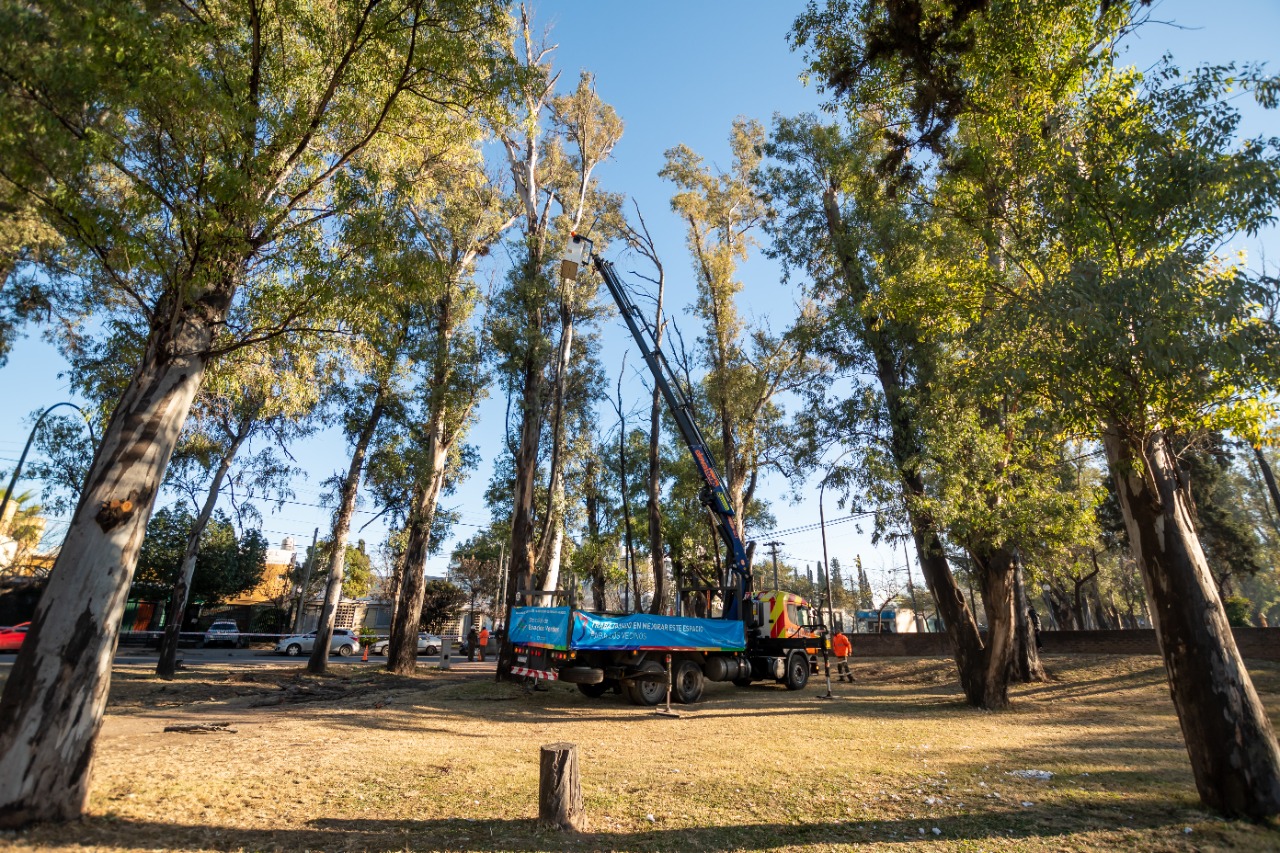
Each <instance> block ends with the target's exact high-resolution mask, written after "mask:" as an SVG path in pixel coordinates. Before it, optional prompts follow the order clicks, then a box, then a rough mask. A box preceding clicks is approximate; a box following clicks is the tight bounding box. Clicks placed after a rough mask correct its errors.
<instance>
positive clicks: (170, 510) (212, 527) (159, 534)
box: [130, 506, 267, 606]
mask: <svg viewBox="0 0 1280 853" xmlns="http://www.w3.org/2000/svg"><path fill="white" fill-rule="evenodd" d="M194 523H195V517H194V516H193V515H192V514H191V513H190V511H188V510H187V509H186V508H185V507H182V506H168V507H164V508H162V509H160V510H157V511H156V512H155V513H154V514H153V515H152V516H151V520H150V521H149V522H148V523H147V536H146V538H145V539H144V540H143V542H142V550H141V553H140V554H139V557H138V567H137V570H136V571H135V573H134V579H133V589H132V590H131V591H130V595H131V596H132V597H135V598H156V597H163V596H167V595H168V594H169V590H170V588H172V586H173V584H174V583H176V582H177V579H178V575H179V572H180V571H181V568H182V558H183V555H184V554H185V553H186V548H187V541H188V539H189V538H190V536H191V528H192V525H193V524H194ZM266 560H267V540H266V538H265V537H264V536H263V535H262V533H260V532H259V531H257V530H248V531H245V533H244V534H243V535H242V536H240V537H237V536H236V531H235V527H234V526H232V524H231V521H230V519H228V518H227V516H226V515H225V514H224V513H222V512H221V511H217V512H215V513H214V515H213V517H212V518H211V519H210V520H209V524H208V525H207V526H206V527H205V530H204V534H203V535H202V536H201V537H200V550H199V551H198V552H197V554H196V570H195V575H194V577H193V578H192V581H191V590H190V592H189V594H188V596H187V600H188V601H189V602H191V603H194V604H203V605H206V606H207V605H211V604H218V603H219V602H222V601H225V600H226V599H228V598H234V597H235V596H237V595H241V594H243V593H246V592H248V591H249V590H251V589H253V588H254V587H256V586H257V585H258V584H259V583H261V582H262V575H263V572H265V571H266V567H267V563H266Z"/></svg>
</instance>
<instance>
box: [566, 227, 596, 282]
mask: <svg viewBox="0 0 1280 853" xmlns="http://www.w3.org/2000/svg"><path fill="white" fill-rule="evenodd" d="M590 260H591V241H590V240H588V239H587V238H586V237H582V236H579V235H578V234H570V235H569V242H568V243H566V244H565V247H564V254H563V255H561V256H560V278H562V279H564V280H565V281H577V280H578V270H579V269H581V268H582V266H583V265H584V264H586V263H587V262H589V261H590Z"/></svg>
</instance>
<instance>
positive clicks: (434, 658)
mask: <svg viewBox="0 0 1280 853" xmlns="http://www.w3.org/2000/svg"><path fill="white" fill-rule="evenodd" d="M157 656H158V653H157V652H156V651H155V650H154V649H144V648H141V647H138V646H129V647H125V648H121V649H117V651H116V656H115V660H114V664H115V665H116V666H138V667H154V666H155V665H156V659H157ZM16 657H17V655H15V654H13V653H8V652H6V653H3V654H0V673H2V674H4V675H6V676H7V675H8V673H9V670H10V669H11V668H12V667H13V661H14V659H15V658H16ZM178 659H179V660H181V661H183V665H184V666H187V667H192V666H199V665H200V664H202V663H228V662H232V661H234V662H235V663H236V664H239V665H242V666H284V667H296V666H302V665H304V664H305V663H306V656H305V655H303V656H300V657H296V658H291V657H287V656H285V655H281V654H276V653H275V652H273V651H268V650H266V649H197V648H190V649H181V650H179V652H178ZM330 660H331V661H332V662H333V663H336V664H358V663H361V662H362V661H361V656H360V655H352V656H351V657H349V658H344V657H338V656H337V655H333V656H331V657H330ZM418 660H419V662H421V663H426V664H432V665H438V664H439V663H440V655H431V656H430V657H428V656H427V655H418ZM495 660H496V656H490V658H489V660H488V661H487V662H485V663H480V662H479V661H475V662H471V661H468V660H467V658H466V656H465V655H460V654H457V653H456V652H455V653H454V654H453V655H452V656H451V657H450V665H451V666H452V667H454V668H458V669H464V670H471V669H483V668H486V667H492V666H493V665H494V662H495ZM386 662H387V656H386V655H373V654H371V655H369V661H368V663H367V664H366V666H382V665H384V664H386Z"/></svg>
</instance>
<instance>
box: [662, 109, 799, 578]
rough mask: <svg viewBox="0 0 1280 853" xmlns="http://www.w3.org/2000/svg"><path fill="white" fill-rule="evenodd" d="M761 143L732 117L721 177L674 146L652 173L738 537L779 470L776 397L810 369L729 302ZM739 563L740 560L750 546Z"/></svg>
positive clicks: (753, 201)
mask: <svg viewBox="0 0 1280 853" xmlns="http://www.w3.org/2000/svg"><path fill="white" fill-rule="evenodd" d="M763 142H764V129H763V127H761V126H760V124H759V123H757V122H755V121H749V120H746V119H742V118H739V119H736V120H735V121H734V123H733V128H732V130H731V132H730V135H729V144H730V150H731V152H732V154H733V161H732V165H731V166H730V168H729V169H728V171H725V172H719V173H713V171H712V170H711V169H710V168H708V167H707V166H706V164H705V163H704V162H703V160H702V158H701V157H699V156H698V155H697V154H696V153H694V152H693V151H692V150H691V149H689V148H688V147H687V146H684V145H680V146H677V147H675V148H672V149H670V150H668V151H667V152H666V158H665V159H666V162H665V164H664V166H663V168H662V170H661V172H659V174H660V176H662V177H664V178H666V179H667V180H669V181H671V182H672V183H674V184H675V185H676V188H677V190H678V192H677V193H676V194H675V195H674V196H673V197H672V199H671V209H672V210H673V211H675V212H676V213H678V214H679V215H680V217H681V219H683V220H684V222H685V231H686V244H687V246H688V249H689V253H690V255H691V260H692V266H693V271H694V278H695V281H696V282H697V289H698V290H697V292H698V298H697V302H696V303H695V304H694V306H693V308H694V311H695V312H696V315H697V316H698V318H699V319H700V320H701V321H702V324H703V334H702V336H701V337H700V338H699V344H700V347H701V350H700V353H699V355H700V357H701V362H702V364H701V366H702V367H705V368H706V373H705V375H704V376H703V377H701V379H700V382H701V384H702V385H703V386H704V390H705V399H706V401H707V404H708V407H709V410H710V414H711V421H710V423H712V424H713V427H712V430H711V432H712V435H713V436H714V439H713V442H712V443H713V448H714V451H715V453H716V458H717V459H718V460H719V461H720V466H721V469H722V470H721V474H722V479H723V480H724V485H725V491H726V493H727V494H728V497H729V502H730V504H731V505H732V507H733V510H734V513H735V521H734V524H735V526H736V527H737V528H738V534H739V535H740V536H741V535H742V532H743V524H744V515H745V509H746V507H747V506H748V505H749V504H750V503H751V502H752V501H753V500H754V499H755V492H756V487H757V485H758V483H759V477H760V473H761V470H762V469H764V468H765V467H768V466H770V465H773V466H775V467H778V466H781V465H782V460H783V457H782V456H781V455H778V452H779V451H781V450H782V445H780V444H779V443H777V442H772V441H770V440H769V439H770V433H771V431H774V430H776V429H777V428H778V426H779V424H780V423H781V422H782V419H783V412H782V410H781V408H780V406H779V405H778V398H779V396H780V395H782V394H784V393H785V392H787V391H791V390H796V389H798V388H800V387H803V386H804V385H805V384H807V383H808V382H809V381H810V379H811V377H812V375H813V371H814V370H815V369H816V368H817V366H818V365H817V364H816V363H815V362H812V361H810V360H807V359H806V358H805V355H804V353H803V351H802V350H800V349H799V348H798V347H797V346H796V345H795V341H794V340H793V339H790V338H787V337H777V336H774V335H771V334H770V333H769V332H768V330H767V329H754V330H748V329H747V327H746V324H745V323H744V322H743V320H742V319H741V317H740V316H739V314H738V310H737V306H736V304H735V299H736V297H737V295H738V293H740V292H741V290H742V282H741V281H738V280H737V279H736V278H735V276H736V273H737V266H738V264H739V263H740V262H741V261H744V260H746V258H747V255H748V252H749V249H750V248H751V246H752V245H754V243H755V236H754V234H755V232H756V230H757V229H758V228H759V226H761V225H762V224H763V223H764V222H765V221H766V219H767V218H768V216H769V212H770V211H769V208H768V206H767V205H766V204H765V202H764V200H763V198H762V197H761V196H760V194H759V190H758V188H757V186H756V184H755V183H754V179H753V176H754V173H755V171H756V170H757V168H758V167H759V165H760V162H761V156H762V155H761V147H762V145H763ZM747 556H748V560H750V557H751V549H750V548H749V550H748V555H747Z"/></svg>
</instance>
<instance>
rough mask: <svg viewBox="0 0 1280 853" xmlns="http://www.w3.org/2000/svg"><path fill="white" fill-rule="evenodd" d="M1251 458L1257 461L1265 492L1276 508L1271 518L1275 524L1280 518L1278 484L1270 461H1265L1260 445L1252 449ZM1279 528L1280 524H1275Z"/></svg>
mask: <svg viewBox="0 0 1280 853" xmlns="http://www.w3.org/2000/svg"><path fill="white" fill-rule="evenodd" d="M1253 458H1254V459H1255V460H1256V461H1257V463H1258V469H1259V470H1261V471H1262V479H1263V480H1264V481H1265V482H1266V484H1267V494H1269V495H1271V503H1272V505H1273V506H1274V507H1275V508H1276V515H1275V517H1274V518H1272V521H1271V523H1272V524H1276V523H1277V520H1280V486H1277V485H1276V475H1275V474H1274V473H1273V472H1272V470H1271V463H1270V462H1268V461H1267V457H1266V455H1265V454H1263V452H1262V448H1261V447H1255V448H1254V449H1253ZM1277 529H1278V530H1280V526H1277Z"/></svg>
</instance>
